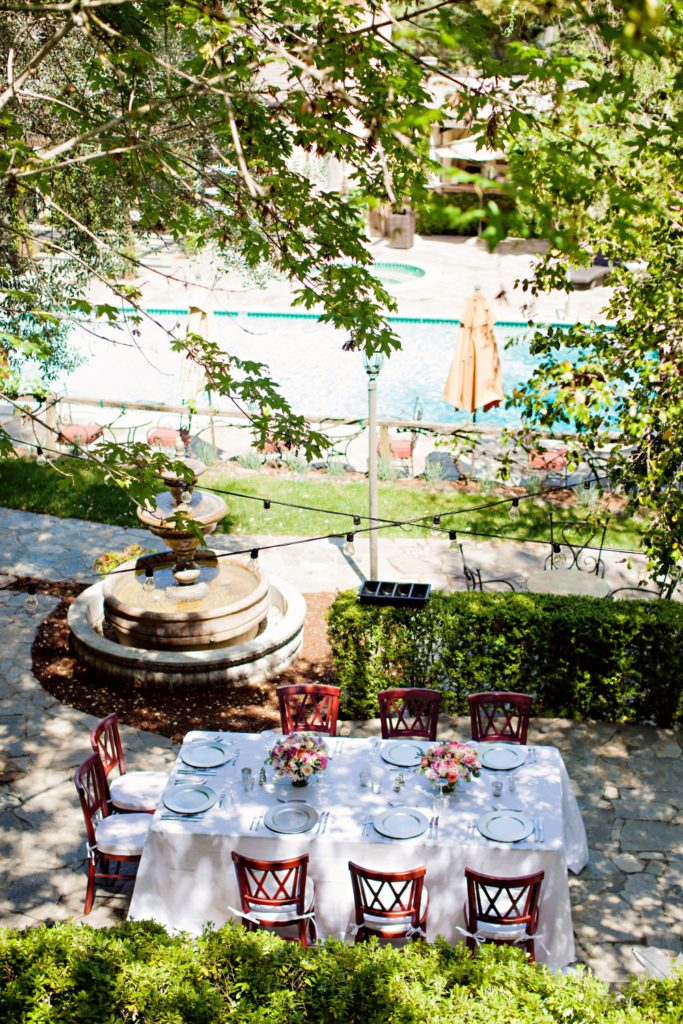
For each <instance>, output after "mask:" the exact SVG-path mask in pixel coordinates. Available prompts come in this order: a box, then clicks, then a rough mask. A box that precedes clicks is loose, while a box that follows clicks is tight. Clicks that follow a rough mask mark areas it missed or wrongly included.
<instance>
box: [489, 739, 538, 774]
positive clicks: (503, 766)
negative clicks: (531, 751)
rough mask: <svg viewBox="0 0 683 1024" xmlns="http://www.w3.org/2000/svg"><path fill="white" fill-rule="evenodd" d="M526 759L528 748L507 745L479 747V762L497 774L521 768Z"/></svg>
mask: <svg viewBox="0 0 683 1024" xmlns="http://www.w3.org/2000/svg"><path fill="white" fill-rule="evenodd" d="M526 759H527V749H526V747H516V746H512V745H510V746H508V744H506V743H491V744H487V743H482V744H481V745H480V747H479V760H480V761H481V763H482V764H483V766H484V768H492V769H493V770H494V771H497V772H508V771H511V770H512V769H513V768H519V766H520V765H522V764H524V762H525V761H526Z"/></svg>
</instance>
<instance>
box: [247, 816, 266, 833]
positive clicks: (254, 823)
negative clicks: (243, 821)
mask: <svg viewBox="0 0 683 1024" xmlns="http://www.w3.org/2000/svg"><path fill="white" fill-rule="evenodd" d="M262 824H263V815H262V814H257V815H256V816H255V817H254V818H252V819H251V825H250V826H249V831H250V832H258V830H259V829H260V828H261V825H262Z"/></svg>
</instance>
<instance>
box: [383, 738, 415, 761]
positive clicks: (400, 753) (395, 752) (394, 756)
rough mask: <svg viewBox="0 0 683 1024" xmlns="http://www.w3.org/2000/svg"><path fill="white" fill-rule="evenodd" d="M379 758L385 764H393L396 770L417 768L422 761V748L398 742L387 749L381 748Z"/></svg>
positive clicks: (413, 744)
mask: <svg viewBox="0 0 683 1024" xmlns="http://www.w3.org/2000/svg"><path fill="white" fill-rule="evenodd" d="M380 756H381V758H382V760H383V761H386V763H387V764H393V765H395V766H396V767H397V768H417V766H418V765H419V763H420V761H421V760H422V747H418V746H417V745H416V744H415V743H408V742H407V741H406V740H400V741H399V742H398V743H390V744H389V746H388V747H382V749H381V751H380Z"/></svg>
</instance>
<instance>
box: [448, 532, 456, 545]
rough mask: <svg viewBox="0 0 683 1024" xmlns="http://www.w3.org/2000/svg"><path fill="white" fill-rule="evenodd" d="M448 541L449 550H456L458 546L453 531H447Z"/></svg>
mask: <svg viewBox="0 0 683 1024" xmlns="http://www.w3.org/2000/svg"><path fill="white" fill-rule="evenodd" d="M448 539H449V541H450V544H449V545H448V546H449V548H452V549H455V548H457V546H458V535H457V533H456V532H455V530H449V531H448Z"/></svg>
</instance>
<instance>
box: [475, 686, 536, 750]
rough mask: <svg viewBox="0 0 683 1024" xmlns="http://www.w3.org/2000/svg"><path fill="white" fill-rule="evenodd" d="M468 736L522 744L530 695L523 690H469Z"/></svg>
mask: <svg viewBox="0 0 683 1024" xmlns="http://www.w3.org/2000/svg"><path fill="white" fill-rule="evenodd" d="M467 699H468V701H469V703H470V723H471V727H472V739H473V740H478V741H479V742H488V741H494V742H495V741H500V742H504V743H526V739H527V732H528V730H529V716H530V714H531V705H532V703H533V698H532V697H529V696H528V694H526V693H501V692H498V693H471V694H470V695H469V697H468V698H467Z"/></svg>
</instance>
